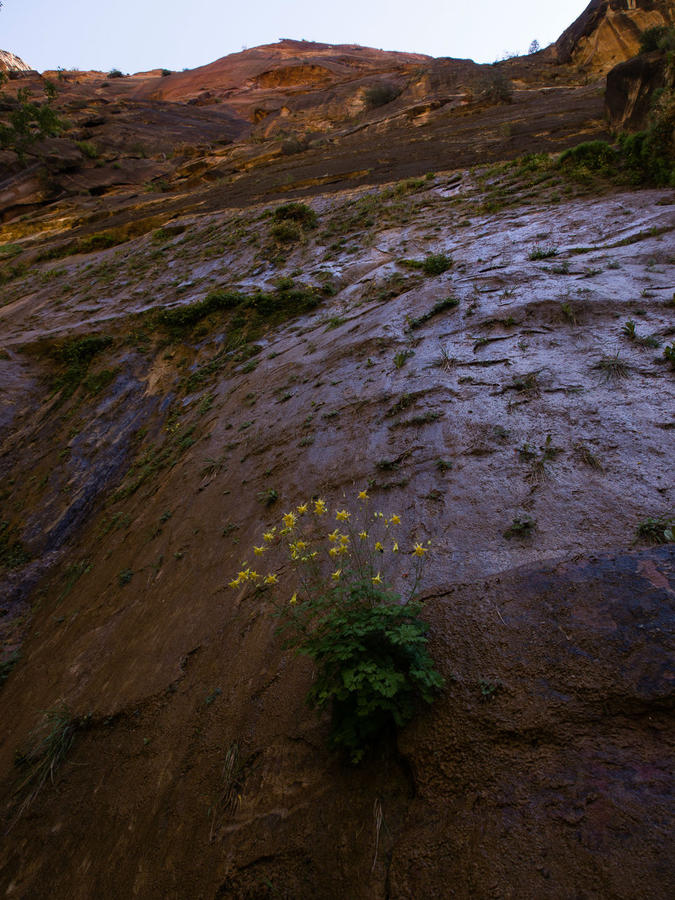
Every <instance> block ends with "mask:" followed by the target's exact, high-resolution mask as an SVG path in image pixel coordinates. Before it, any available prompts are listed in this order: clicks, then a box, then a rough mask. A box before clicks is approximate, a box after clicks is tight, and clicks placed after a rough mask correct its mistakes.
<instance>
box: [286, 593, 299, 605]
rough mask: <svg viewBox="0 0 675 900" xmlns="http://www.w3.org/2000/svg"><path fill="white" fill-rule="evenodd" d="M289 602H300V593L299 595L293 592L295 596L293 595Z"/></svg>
mask: <svg viewBox="0 0 675 900" xmlns="http://www.w3.org/2000/svg"><path fill="white" fill-rule="evenodd" d="M288 602H289V603H297V602H298V595H297V594H293V596H292V597H291V599H290V600H289V601H288Z"/></svg>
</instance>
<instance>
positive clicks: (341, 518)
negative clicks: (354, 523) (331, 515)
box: [335, 509, 351, 522]
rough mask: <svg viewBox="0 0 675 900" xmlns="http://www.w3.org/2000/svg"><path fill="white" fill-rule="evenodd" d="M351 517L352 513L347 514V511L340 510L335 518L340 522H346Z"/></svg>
mask: <svg viewBox="0 0 675 900" xmlns="http://www.w3.org/2000/svg"><path fill="white" fill-rule="evenodd" d="M350 516H351V513H350V512H347V510H346V509H339V510H338V511H337V512H336V513H335V518H336V519H337V520H338V522H346V521H347V519H348V518H349V517H350Z"/></svg>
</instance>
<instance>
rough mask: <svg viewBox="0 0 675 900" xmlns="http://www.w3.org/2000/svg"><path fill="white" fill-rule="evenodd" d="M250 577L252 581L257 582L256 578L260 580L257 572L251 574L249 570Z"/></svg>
mask: <svg viewBox="0 0 675 900" xmlns="http://www.w3.org/2000/svg"><path fill="white" fill-rule="evenodd" d="M248 577H249V578H250V579H251V581H255V579H256V578H260V575H258V573H257V572H251V570H250V569H249V570H248Z"/></svg>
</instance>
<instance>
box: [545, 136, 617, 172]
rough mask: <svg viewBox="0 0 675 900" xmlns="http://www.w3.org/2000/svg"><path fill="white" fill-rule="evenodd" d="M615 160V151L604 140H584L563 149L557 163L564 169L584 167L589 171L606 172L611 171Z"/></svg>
mask: <svg viewBox="0 0 675 900" xmlns="http://www.w3.org/2000/svg"><path fill="white" fill-rule="evenodd" d="M616 161H617V153H616V151H615V150H614V148H613V147H611V146H610V145H609V144H608V143H607V142H606V141H584V142H583V143H582V144H577V146H576V147H570V149H569V150H565V151H564V153H562V154H561V155H560V159H559V160H558V163H559V165H560V166H561V167H562V168H564V169H565V168H566V169H571V168H578V167H584V168H585V169H588V170H589V171H591V172H607V171H610V170H611V171H613V169H614V166H615V164H616Z"/></svg>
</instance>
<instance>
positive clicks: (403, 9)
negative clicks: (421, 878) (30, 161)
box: [0, 0, 589, 72]
mask: <svg viewBox="0 0 675 900" xmlns="http://www.w3.org/2000/svg"><path fill="white" fill-rule="evenodd" d="M588 2H589V0H555V2H552V0H509V2H507V0H472V2H468V3H466V2H463V0H454V2H453V0H446V2H444V3H443V2H440V0H405V2H402V0H341V2H340V0H337V2H334V3H326V2H321V0H314V2H312V3H307V2H298V0H289V2H283V0H257V2H250V0H249V2H246V0H236V2H232V0H182V2H179V0H103V2H101V0H4V3H3V8H2V10H0V49H2V50H9V51H10V52H12V53H15V54H16V55H17V56H20V57H21V58H22V59H23V60H24V62H26V63H27V64H28V65H29V66H31V67H32V68H34V69H37V70H39V71H44V70H45V69H56V68H58V67H59V66H62V67H63V68H66V69H68V68H78V69H99V70H101V71H108V70H110V69H113V68H117V69H121V70H122V71H123V72H140V71H144V70H147V69H154V68H167V69H176V70H180V69H184V68H190V69H192V68H195V67H196V66H201V65H205V64H206V63H209V62H213V61H214V60H215V59H219V58H220V57H221V56H226V55H227V54H228V53H236V52H238V51H240V50H242V49H244V47H255V46H256V45H258V44H269V43H273V42H275V41H277V40H279V39H280V38H297V39H302V38H304V39H305V40H312V41H323V42H325V43H329V44H362V45H364V46H369V47H379V48H381V49H383V50H405V51H408V52H413V53H426V54H428V55H430V56H454V57H459V58H467V57H468V58H471V59H474V60H476V61H477V62H493V61H494V60H495V59H501V58H502V57H503V56H504V55H505V54H506V53H507V52H511V53H512V52H519V53H525V52H527V49H528V47H529V45H530V43H531V42H532V41H533V40H534V39H536V40H538V41H539V43H540V45H541V46H542V47H545V46H546V45H547V44H550V43H551V42H552V41H554V40H556V38H558V37H559V35H560V34H561V33H562V32H563V31H564V30H565V28H566V27H567V26H568V25H570V24H571V23H572V22H573V21H574V19H576V17H577V16H578V15H579V14H580V13H581V12H583V10H584V9H585V8H586V6H587V5H588Z"/></svg>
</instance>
